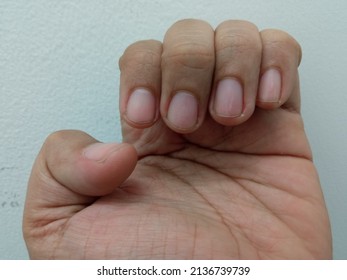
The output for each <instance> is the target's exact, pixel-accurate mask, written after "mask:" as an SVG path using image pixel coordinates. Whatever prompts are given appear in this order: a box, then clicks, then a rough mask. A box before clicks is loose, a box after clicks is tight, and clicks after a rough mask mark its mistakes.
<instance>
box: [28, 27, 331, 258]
mask: <svg viewBox="0 0 347 280" xmlns="http://www.w3.org/2000/svg"><path fill="white" fill-rule="evenodd" d="M300 59H301V49H300V46H299V45H298V43H297V42H296V41H295V40H294V39H293V38H292V37H291V36H290V35H288V34H287V33H285V32H282V31H278V30H264V31H262V32H259V31H258V29H257V28H256V27H255V26H254V25H253V24H251V23H249V22H244V21H226V22H223V23H222V24H220V25H219V26H218V27H217V28H216V30H215V31H214V30H213V29H212V28H211V27H210V26H209V25H208V24H207V23H205V22H203V21H198V20H183V21H180V22H177V23H176V24H174V25H173V26H172V27H171V28H170V29H169V30H168V31H167V33H166V36H165V38H164V41H163V43H161V42H158V41H152V40H149V41H141V42H136V43H135V44H133V45H131V46H129V47H128V48H127V49H126V51H125V53H124V55H123V56H122V58H121V59H120V69H121V88H120V112H121V116H122V130H123V137H124V143H121V144H117V143H109V144H102V143H98V142H97V141H96V140H95V139H94V138H92V137H91V136H89V135H87V134H85V133H83V132H80V131H60V132H56V133H54V134H52V135H51V136H50V137H48V139H47V140H46V142H45V144H44V145H43V147H42V150H41V152H40V153H39V155H38V157H37V159H36V162H35V164H34V167H33V171H32V175H31V177H30V180H29V186H28V193H27V200H26V206H25V213H24V222H23V231H24V237H25V240H26V243H27V247H28V250H29V254H30V257H31V258H35V259H36V258H39V259H45V258H53V259H56V258H58V259H70V258H71V259H100V258H102V259H107V258H112V259H311V258H312V259H325V258H331V233H330V226H329V219H328V215H327V211H326V207H325V204H324V199H323V196H322V191H321V188H320V184H319V179H318V176H317V173H316V170H315V167H314V165H313V163H312V155H311V151H310V148H309V143H308V141H307V138H306V136H305V132H304V126H303V121H302V118H301V116H300V93H299V78H298V70H297V67H298V65H299V63H300Z"/></svg>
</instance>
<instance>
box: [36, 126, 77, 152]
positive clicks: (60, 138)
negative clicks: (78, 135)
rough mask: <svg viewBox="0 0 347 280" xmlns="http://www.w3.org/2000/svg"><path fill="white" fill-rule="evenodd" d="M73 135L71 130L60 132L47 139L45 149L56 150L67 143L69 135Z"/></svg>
mask: <svg viewBox="0 0 347 280" xmlns="http://www.w3.org/2000/svg"><path fill="white" fill-rule="evenodd" d="M70 133H71V131H69V130H58V131H55V132H53V133H51V134H50V135H48V137H47V138H46V140H45V142H44V144H43V147H44V149H45V150H46V151H50V150H52V149H53V148H56V147H58V146H60V145H61V143H62V142H64V141H66V139H67V138H68V135H69V134H70Z"/></svg>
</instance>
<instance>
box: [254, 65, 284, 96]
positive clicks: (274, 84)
mask: <svg viewBox="0 0 347 280" xmlns="http://www.w3.org/2000/svg"><path fill="white" fill-rule="evenodd" d="M280 95H281V74H280V72H279V71H278V70H277V69H274V68H271V69H269V70H267V71H266V72H265V73H264V74H263V76H262V77H261V79H260V85H259V95H258V100H259V101H260V102H279V101H280Z"/></svg>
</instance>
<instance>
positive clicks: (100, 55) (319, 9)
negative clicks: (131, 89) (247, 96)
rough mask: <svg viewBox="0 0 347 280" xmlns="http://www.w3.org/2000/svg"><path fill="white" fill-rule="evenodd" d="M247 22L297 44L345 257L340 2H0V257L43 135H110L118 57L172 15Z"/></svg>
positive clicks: (14, 232)
mask: <svg viewBox="0 0 347 280" xmlns="http://www.w3.org/2000/svg"><path fill="white" fill-rule="evenodd" d="M190 17H193V18H200V19H205V20H207V21H209V22H210V23H211V24H212V25H213V26H214V27H216V26H217V25H218V23H220V22H221V21H223V20H226V19H247V20H250V21H252V22H254V23H255V24H257V25H258V27H259V28H260V29H263V28H268V27H273V28H279V29H284V30H286V31H288V32H289V33H291V34H292V35H293V36H294V37H295V38H296V39H297V40H298V41H299V42H300V43H301V45H302V47H303V52H304V59H303V61H302V65H301V67H300V72H301V84H302V103H303V116H304V120H305V124H306V129H307V133H308V135H309V138H310V141H311V145H312V149H313V152H314V155H315V158H314V159H315V163H316V165H317V168H318V170H319V173H320V178H321V182H322V185H323V191H324V194H325V197H326V201H327V205H328V208H329V212H330V217H331V223H332V229H333V236H334V257H335V258H336V259H347V240H346V236H347V219H346V217H345V215H346V213H347V188H346V174H347V172H346V171H347V170H346V169H347V168H346V167H347V160H346V159H347V149H346V139H347V128H346V125H347V112H346V106H347V78H346V75H347V74H346V72H347V36H346V34H347V33H346V32H347V1H343V0H340V1H339V0H327V1H324V0H320V1H302V0H296V1H294V0H286V1H278V0H271V1H257V0H254V1H243V0H223V1H216V0H215V1H204V0H187V1H184V0H176V1H172V0H162V1H159V0H156V1H148V0H142V1H140V0H138V1H134V0H131V1H130V0H124V1H121V0H118V1H117V0H113V1H111V0H108V1H107V0H105V1H93V0H84V1H77V0H75V1H73V0H70V1H63V0H56V1H55V0H42V1H37V0H31V1H28V0H0V259H26V258H28V255H27V251H26V247H25V244H24V241H23V239H22V233H21V222H22V212H23V205H24V199H25V192H26V184H27V180H28V177H29V174H30V170H31V166H32V163H33V161H34V159H35V157H36V155H37V153H38V151H39V149H40V147H41V144H42V142H43V141H44V139H45V138H46V136H47V135H48V134H49V133H51V132H53V131H55V130H59V129H66V128H71V129H81V130H85V131H86V132H88V133H90V134H92V135H93V136H95V137H96V138H98V139H99V140H101V141H114V140H120V127H119V117H118V109H117V108H118V104H117V100H118V86H119V71H118V65H117V62H118V58H119V56H120V55H121V54H122V52H123V50H124V49H125V48H126V46H127V45H128V44H130V43H132V42H134V41H137V40H140V39H149V38H153V39H159V40H161V39H162V38H163V35H164V33H165V31H166V29H167V28H168V27H169V26H170V25H171V24H172V23H173V22H175V21H177V20H179V19H182V18H190Z"/></svg>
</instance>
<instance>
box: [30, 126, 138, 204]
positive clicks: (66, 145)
mask: <svg viewBox="0 0 347 280" xmlns="http://www.w3.org/2000/svg"><path fill="white" fill-rule="evenodd" d="M136 162H137V155H136V151H135V150H134V148H133V147H132V146H131V145H129V144H118V143H108V144H103V143H100V142H97V141H96V140H95V139H94V138H92V137H91V136H89V135H88V134H86V133H83V132H81V131H59V132H56V133H53V134H52V135H50V136H49V137H48V138H47V140H46V142H45V143H44V145H43V147H42V149H41V151H40V153H39V155H38V157H37V159H36V161H35V164H34V167H33V170H32V174H31V177H30V180H29V185H28V194H27V206H30V207H29V208H31V209H36V208H37V207H40V208H42V207H54V206H57V205H60V206H65V205H75V204H83V203H87V202H88V201H90V198H91V197H95V196H103V195H106V194H109V193H111V192H113V191H114V190H115V188H117V187H118V186H119V185H120V184H121V183H122V182H123V181H124V180H126V179H127V178H128V176H129V175H130V174H131V173H132V171H133V169H134V168H135V165H136Z"/></svg>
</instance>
